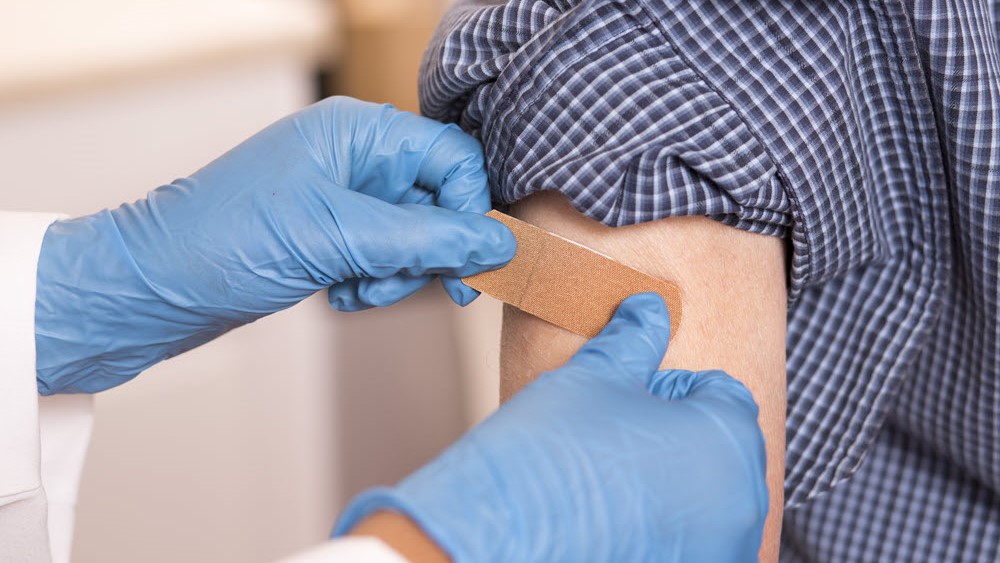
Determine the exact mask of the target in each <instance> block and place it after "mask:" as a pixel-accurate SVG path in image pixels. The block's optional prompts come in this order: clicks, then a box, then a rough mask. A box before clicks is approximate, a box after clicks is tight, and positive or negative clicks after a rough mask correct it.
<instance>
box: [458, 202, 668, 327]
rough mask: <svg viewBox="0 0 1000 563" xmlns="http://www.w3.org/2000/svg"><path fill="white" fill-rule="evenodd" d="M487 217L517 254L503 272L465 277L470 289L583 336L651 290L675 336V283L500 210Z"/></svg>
mask: <svg viewBox="0 0 1000 563" xmlns="http://www.w3.org/2000/svg"><path fill="white" fill-rule="evenodd" d="M488 215H489V216H490V217H493V218H494V219H496V220H498V221H500V222H502V223H503V224H505V225H507V227H508V228H510V230H511V231H512V232H513V233H514V237H516V238H517V254H516V255H515V256H514V259H513V260H511V261H510V263H508V264H507V265H506V266H504V267H503V268H500V269H498V270H493V271H490V272H483V273H481V274H477V275H474V276H469V277H467V278H465V279H464V280H463V281H464V282H465V283H466V285H468V286H469V287H472V288H474V289H478V290H479V291H482V292H484V293H487V294H489V295H492V296H493V297H496V298H497V299H499V300H501V301H503V302H504V303H508V304H510V305H513V306H514V307H517V308H518V309H521V310H522V311H525V312H526V313H530V314H532V315H534V316H536V317H538V318H540V319H542V320H545V321H548V322H550V323H552V324H554V325H556V326H559V327H562V328H564V329H566V330H569V331H571V332H575V333H576V334H580V335H582V336H586V337H588V338H591V337H594V336H597V334H598V333H599V332H601V329H602V328H604V325H606V324H608V321H609V320H611V316H612V315H613V314H614V312H615V310H616V309H617V308H618V305H620V304H621V302H622V300H624V299H625V298H626V297H628V296H630V295H635V294H637V293H645V292H655V293H659V294H660V295H661V296H662V297H663V299H664V301H666V302H667V308H668V309H669V310H670V337H671V338H673V336H674V335H675V334H677V331H678V329H679V328H680V324H681V293H680V290H679V289H678V288H677V286H676V285H674V284H672V283H670V282H667V281H664V280H661V279H659V278H655V277H653V276H651V275H649V274H645V273H643V272H640V271H639V270H636V269H635V268H631V267H629V266H626V265H625V264H622V263H621V262H617V261H615V260H612V259H611V258H608V257H607V256H604V255H603V254H600V253H598V252H596V251H594V250H591V249H589V248H587V247H585V246H582V245H580V244H577V243H575V242H573V241H571V240H567V239H564V238H562V237H560V236H558V235H554V234H552V233H550V232H548V231H545V230H543V229H540V228H538V227H535V226H534V225H529V224H528V223H525V222H524V221H521V220H519V219H515V218H513V217H511V216H509V215H505V214H503V213H500V212H499V211H491V212H489V213H488Z"/></svg>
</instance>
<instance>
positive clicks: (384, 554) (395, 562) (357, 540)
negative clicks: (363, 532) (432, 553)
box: [277, 536, 408, 563]
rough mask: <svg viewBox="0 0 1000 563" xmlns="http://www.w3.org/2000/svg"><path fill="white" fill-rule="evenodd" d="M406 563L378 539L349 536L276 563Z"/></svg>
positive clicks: (405, 560) (404, 559)
mask: <svg viewBox="0 0 1000 563" xmlns="http://www.w3.org/2000/svg"><path fill="white" fill-rule="evenodd" d="M355 561H357V562H359V563H408V562H407V559H406V558H404V557H403V556H402V555H400V554H399V553H397V552H396V551H394V550H393V549H392V548H390V547H389V546H387V545H385V544H384V543H382V541H381V540H379V539H378V538H373V537H367V536H351V537H345V538H339V539H335V540H331V541H328V542H326V543H323V544H320V545H318V546H316V547H314V548H312V549H309V550H306V551H303V552H301V553H297V554H295V555H292V556H291V557H287V558H285V559H282V560H281V561H278V562H277V563H347V562H352V563H353V562H355Z"/></svg>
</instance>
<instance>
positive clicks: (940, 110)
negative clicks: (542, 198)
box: [421, 0, 1000, 562]
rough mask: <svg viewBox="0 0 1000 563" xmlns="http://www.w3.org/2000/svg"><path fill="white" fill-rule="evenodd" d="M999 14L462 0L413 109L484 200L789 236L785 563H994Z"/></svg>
mask: <svg viewBox="0 0 1000 563" xmlns="http://www.w3.org/2000/svg"><path fill="white" fill-rule="evenodd" d="M998 21H1000V7H998V6H997V5H996V4H995V3H991V2H990V1H988V0H981V1H978V2H976V1H973V0H942V1H937V2H931V1H928V0H913V1H909V2H907V1H895V0H873V1H870V2H846V1H828V2H818V1H805V0H803V1H794V0H769V1H766V2H756V1H750V2H744V1H739V0H725V1H723V0H719V1H691V0H618V1H613V0H545V1H543V0H509V1H505V2H488V1H483V0H480V1H478V2H465V3H464V4H459V5H458V6H456V7H455V8H453V9H452V11H451V12H450V13H449V14H448V15H447V16H446V18H445V19H444V21H443V22H442V23H441V26H440V28H439V30H438V32H437V34H436V36H435V38H434V40H433V41H432V43H431V46H430V48H429V50H428V52H427V56H426V58H425V63H424V66H423V69H422V75H421V104H422V108H423V110H424V112H425V113H426V114H427V115H429V116H432V117H435V118H438V119H442V120H446V121H456V122H458V123H460V124H461V125H462V127H463V128H465V129H466V130H468V131H471V132H473V133H475V134H476V135H478V136H479V137H480V138H481V139H482V141H483V144H484V146H485V151H486V156H487V161H488V162H489V165H490V177H491V184H492V189H493V193H494V197H495V199H497V200H498V201H499V202H512V201H515V200H518V199H521V198H523V197H525V196H526V195H528V194H530V193H532V192H535V191H539V190H544V189H558V190H559V191H561V192H562V193H563V194H565V195H566V196H567V197H568V198H569V199H570V200H571V201H572V202H573V204H574V205H575V206H576V207H577V208H578V209H579V210H580V211H582V212H583V213H585V214H587V215H589V216H590V217H592V218H594V219H597V220H599V221H602V222H604V223H606V224H608V225H628V224H633V223H642V222H645V221H652V220H655V219H661V218H664V217H673V216H682V215H704V216H709V217H713V218H715V219H717V220H719V221H721V222H723V223H726V224H728V225H732V226H734V227H736V228H739V229H745V230H748V231H752V232H755V233H764V234H768V235H774V236H781V237H785V238H787V239H788V240H789V241H790V245H791V249H792V258H791V263H790V271H789V277H790V291H789V314H788V346H787V348H788V378H789V381H788V400H789V405H788V453H787V465H788V469H787V474H786V498H787V510H786V513H785V525H784V533H783V538H782V544H783V545H782V549H783V552H782V560H783V561H789V562H791V561H837V562H840V561H997V560H1000V497H998V491H1000V386H998V373H997V370H998V360H1000V328H998V323H997V317H998V297H1000V279H998V278H1000V263H998V262H1000V175H998V174H1000V168H998V167H1000V113H998V111H1000V82H998V78H1000V48H998V37H1000V36H998V31H1000V27H998V26H1000V23H998Z"/></svg>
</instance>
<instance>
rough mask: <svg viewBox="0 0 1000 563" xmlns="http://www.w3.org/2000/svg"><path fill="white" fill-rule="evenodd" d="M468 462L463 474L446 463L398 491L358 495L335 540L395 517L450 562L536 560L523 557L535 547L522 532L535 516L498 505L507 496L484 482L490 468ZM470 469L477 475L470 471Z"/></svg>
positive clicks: (340, 522) (407, 481)
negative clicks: (375, 518) (369, 522)
mask: <svg viewBox="0 0 1000 563" xmlns="http://www.w3.org/2000/svg"><path fill="white" fill-rule="evenodd" d="M448 455H449V454H448V453H447V452H446V453H445V454H444V456H443V457H447V456H448ZM464 462H465V463H463V464H462V466H461V467H462V468H463V469H465V471H456V470H455V466H454V465H451V464H448V462H447V461H445V462H442V461H435V462H432V463H431V464H430V465H428V466H425V467H424V468H422V469H420V470H418V471H417V472H415V473H414V474H412V475H410V476H409V477H407V478H406V479H404V480H403V481H402V482H400V483H399V484H398V485H397V486H395V487H377V488H373V489H370V490H368V491H366V492H364V493H362V494H360V495H359V496H357V497H356V498H355V499H354V500H353V501H351V503H350V504H349V505H348V507H347V508H346V509H345V510H344V512H343V513H342V514H341V516H340V518H339V519H338V521H337V524H336V526H335V528H334V530H333V536H335V537H336V536H342V535H346V534H347V533H349V532H350V531H351V530H352V529H353V528H354V527H355V526H357V525H358V523H360V522H362V521H363V520H364V519H365V518H367V517H369V516H371V515H372V514H374V513H376V512H380V511H391V512H397V513H400V514H404V515H406V516H407V517H409V518H410V519H411V520H413V521H414V522H415V523H416V524H417V525H418V526H420V528H421V529H422V530H423V531H424V533H425V534H426V535H427V536H428V537H430V538H431V539H432V540H433V541H434V542H435V543H436V544H437V545H438V546H440V547H441V549H443V550H444V551H445V552H446V553H448V555H449V556H450V557H451V559H452V561H458V562H461V561H533V560H538V558H537V557H532V556H530V555H529V554H528V553H526V552H525V551H524V548H525V547H526V546H527V545H529V544H530V543H531V541H530V540H529V539H528V538H526V537H522V536H521V535H519V532H518V528H520V527H522V526H524V525H526V524H528V523H529V522H531V521H534V518H533V516H534V515H523V514H522V515H520V517H518V515H516V514H515V513H512V512H511V510H512V508H513V506H512V505H509V504H504V503H502V502H498V500H500V499H502V498H503V496H502V495H497V494H496V488H495V486H494V485H495V484H494V483H487V482H485V480H487V478H486V476H488V475H490V474H491V471H490V470H489V468H487V467H485V466H483V465H482V464H480V463H478V462H477V460H472V459H466V460H464ZM445 464H448V465H445ZM470 464H471V466H472V467H475V468H476V470H473V471H469V469H470ZM445 468H447V470H445ZM477 492H478V493H480V494H477ZM529 517H532V518H530V519H529Z"/></svg>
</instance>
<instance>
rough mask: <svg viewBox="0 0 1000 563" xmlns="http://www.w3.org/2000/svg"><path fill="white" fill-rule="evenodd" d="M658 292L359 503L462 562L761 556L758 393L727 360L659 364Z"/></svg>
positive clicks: (664, 323) (356, 515) (763, 498)
mask: <svg viewBox="0 0 1000 563" xmlns="http://www.w3.org/2000/svg"><path fill="white" fill-rule="evenodd" d="M668 318H669V317H668V313H667V310H666V307H665V305H664V303H663V300H662V299H661V298H660V297H659V296H657V295H654V294H642V295H637V296H633V297H631V298H629V299H627V300H626V301H625V302H624V303H623V304H622V305H621V307H620V308H619V309H618V312H617V313H616V314H615V316H614V318H613V319H612V320H611V322H610V323H609V324H608V326H607V327H606V328H605V329H604V331H603V332H601V334H600V335H598V336H597V337H596V338H594V339H593V340H591V341H590V342H588V343H587V344H586V345H585V346H584V347H583V348H582V349H581V350H580V351H579V352H577V354H576V355H575V356H574V357H573V358H572V359H571V360H570V361H569V362H568V363H567V364H566V365H565V366H564V367H562V368H561V369H558V370H556V371H553V372H550V373H546V374H543V375H542V376H541V377H540V378H539V379H538V381H536V382H534V383H532V384H530V385H528V386H527V387H525V389H524V390H523V391H521V392H520V393H519V394H518V395H516V396H515V397H514V398H513V399H511V400H510V401H509V402H508V403H507V404H506V405H504V406H502V407H500V409H499V410H498V411H497V412H496V413H495V414H494V415H493V416H491V417H490V418H488V419H487V420H486V421H484V422H483V423H481V424H480V425H479V426H477V427H476V428H474V429H472V430H471V431H470V432H469V433H468V434H466V435H465V436H464V437H462V438H461V439H460V440H459V441H458V442H457V443H455V444H454V445H453V446H451V447H450V448H449V449H448V450H446V451H445V452H444V453H443V454H442V455H441V456H440V457H438V458H437V459H436V460H434V461H433V462H431V463H430V464H428V465H427V466H425V467H424V468H422V469H420V470H418V471H417V472H416V473H414V474H413V475H411V476H410V477H408V478H406V479H405V480H403V481H402V482H401V483H400V484H399V485H398V486H396V487H395V488H381V489H374V490H372V491H370V492H367V493H364V494H362V495H361V496H360V497H358V498H357V499H355V500H354V501H353V502H352V503H351V504H350V506H349V507H348V508H347V510H346V511H345V513H344V514H343V515H342V517H341V520H340V521H339V523H338V525H337V527H336V529H335V530H334V534H335V535H339V534H343V533H346V532H347V531H349V530H350V529H351V528H353V527H354V526H355V525H356V524H357V523H358V522H360V521H361V520H362V519H364V518H365V517H366V516H367V515H369V514H371V513H373V512H375V511H379V510H390V511H396V512H400V513H403V514H405V515H407V516H409V517H410V518H411V519H412V520H414V521H415V522H416V523H417V524H419V525H420V526H421V528H423V530H424V532H425V533H427V534H428V535H429V536H430V537H431V538H432V539H433V540H435V541H436V542H437V543H438V545H440V546H441V547H442V548H443V549H444V550H445V551H446V552H448V553H449V554H450V555H451V556H452V558H453V560H455V561H459V562H463V561H477V562H480V561H524V562H530V561H546V562H554V561H571V562H576V561H615V562H617V561H677V562H682V561H683V562H691V561H711V562H713V563H724V562H729V561H756V559H757V551H758V549H759V547H760V541H761V534H762V531H763V526H764V517H765V516H766V513H767V507H768V499H767V487H766V485H765V480H764V466H765V456H764V439H763V436H762V435H761V431H760V428H759V427H758V425H757V406H756V404H755V403H754V401H753V398H752V397H751V395H750V393H749V391H747V389H746V388H745V387H744V386H743V385H742V384H741V383H739V382H738V381H736V380H735V379H733V378H731V377H730V376H728V375H726V374H725V373H723V372H721V371H708V372H690V371H676V370H672V371H662V372H657V371H656V369H657V366H658V365H659V363H660V360H661V359H662V357H663V354H664V353H665V351H666V346H667V340H668V336H669V332H670V328H669V323H668Z"/></svg>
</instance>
